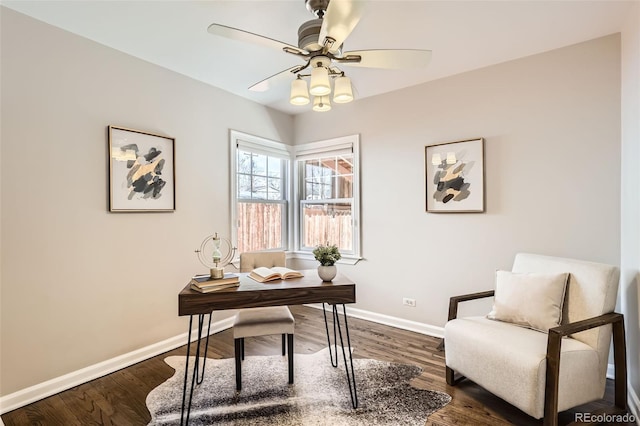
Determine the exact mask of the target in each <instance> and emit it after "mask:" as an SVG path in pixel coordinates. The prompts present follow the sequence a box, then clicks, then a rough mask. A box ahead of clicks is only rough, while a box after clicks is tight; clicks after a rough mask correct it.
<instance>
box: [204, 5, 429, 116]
mask: <svg viewBox="0 0 640 426" xmlns="http://www.w3.org/2000/svg"><path fill="white" fill-rule="evenodd" d="M304 2H305V5H306V7H307V9H308V10H309V11H310V12H311V13H313V14H314V15H315V16H316V18H315V19H312V20H310V21H307V22H305V23H303V24H302V25H301V26H300V28H299V29H298V46H297V47H296V46H293V45H290V44H288V43H284V42H281V41H278V40H274V39H272V38H269V37H264V36H261V35H258V34H254V33H251V32H248V31H244V30H240V29H238V28H233V27H229V26H226V25H221V24H211V25H209V28H208V29H207V31H208V32H209V33H211V34H214V35H218V36H222V37H227V38H230V39H233V40H239V41H245V42H250V43H255V44H259V45H262V46H265V47H268V48H274V49H278V50H280V51H282V52H285V53H289V54H291V55H294V56H297V57H298V58H300V59H302V60H303V61H304V64H303V65H296V66H294V67H291V68H288V69H286V70H284V71H281V72H279V73H277V74H274V75H272V76H270V77H268V78H266V79H264V80H262V81H259V82H258V83H256V84H254V85H252V86H251V87H249V90H253V91H259V92H262V91H266V90H268V89H269V88H270V87H272V86H274V85H277V84H278V83H280V82H282V81H283V80H289V79H291V78H292V77H293V76H295V79H294V80H293V81H291V95H290V98H289V101H290V102H291V103H292V104H294V105H306V104H308V103H309V102H310V95H311V96H313V110H314V111H328V110H330V109H331V102H330V94H331V83H330V80H331V79H333V80H334V91H333V92H334V93H333V101H334V102H336V103H347V102H351V101H352V100H353V88H352V85H351V79H350V78H349V77H347V76H346V75H345V73H344V71H342V70H341V69H340V68H339V67H338V65H340V66H342V65H346V66H350V67H367V68H384V69H403V68H419V67H426V66H427V65H428V63H429V61H430V59H431V51H430V50H418V49H375V50H352V51H347V52H343V51H342V48H343V43H344V41H345V40H346V38H347V37H349V35H350V34H351V32H352V31H353V29H354V28H355V27H356V25H357V24H358V22H359V21H360V17H361V16H362V13H363V11H364V2H363V1H362V0H304ZM305 70H306V71H305ZM305 78H309V79H310V82H309V87H308V88H307V82H306V80H304V79H305Z"/></svg>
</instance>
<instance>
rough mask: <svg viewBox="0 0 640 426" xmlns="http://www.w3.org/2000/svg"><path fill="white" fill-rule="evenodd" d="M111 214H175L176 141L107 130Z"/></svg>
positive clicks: (129, 131)
mask: <svg viewBox="0 0 640 426" xmlns="http://www.w3.org/2000/svg"><path fill="white" fill-rule="evenodd" d="M108 146H109V211H111V212H173V211H175V208H176V197H175V186H176V183H175V182H176V179H175V139H174V138H171V137H167V136H162V135H157V134H153V133H149V132H144V131H141V130H133V129H127V128H124V127H118V126H109V127H108Z"/></svg>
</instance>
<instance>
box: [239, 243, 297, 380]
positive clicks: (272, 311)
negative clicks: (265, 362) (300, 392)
mask: <svg viewBox="0 0 640 426" xmlns="http://www.w3.org/2000/svg"><path fill="white" fill-rule="evenodd" d="M285 264H286V258H285V253H284V251H277V252H273V251H265V252H245V253H241V254H240V272H251V271H252V270H253V269H255V268H258V267H261V266H264V267H267V268H271V267H274V266H285ZM294 327H295V320H294V319H293V315H291V311H290V310H289V308H288V307H286V306H275V307H268V308H251V309H242V310H240V311H239V312H238V313H237V314H236V316H235V319H234V321H233V339H234V344H235V360H236V390H238V391H239V390H241V389H242V360H244V339H245V337H254V336H268V335H271V334H281V335H282V355H283V356H284V355H285V354H286V352H287V346H288V351H289V354H288V355H289V357H288V358H289V384H293V332H294Z"/></svg>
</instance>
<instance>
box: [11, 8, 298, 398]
mask: <svg viewBox="0 0 640 426" xmlns="http://www.w3.org/2000/svg"><path fill="white" fill-rule="evenodd" d="M1 12H2V16H1V19H2V21H1V24H2V25H1V27H2V46H1V47H2V68H1V77H2V81H1V83H2V116H1V119H2V120H1V121H2V133H1V137H2V149H1V153H2V157H1V161H2V162H1V172H2V175H1V182H2V193H1V202H2V217H1V220H2V227H1V232H2V257H1V258H2V264H1V267H2V271H1V280H2V281H1V283H2V301H1V303H2V305H1V326H2V332H1V336H0V340H1V341H2V349H1V352H2V366H1V370H0V377H2V381H1V388H0V394H2V395H7V394H8V393H11V392H14V391H17V390H19V389H22V388H25V387H28V386H31V385H34V384H37V383H40V382H43V381H45V380H48V379H51V378H54V377H58V376H61V375H63V374H66V373H69V372H71V371H75V370H79V369H81V368H83V367H86V366H89V365H93V364H95V363H98V362H101V361H103V360H106V359H110V358H113V357H115V356H118V355H121V354H123V353H127V352H130V351H133V350H136V349H138V348H141V347H144V346H147V345H150V344H153V343H156V342H159V341H161V340H163V339H167V338H169V337H173V336H176V335H179V334H180V333H184V332H186V331H187V322H186V320H185V319H184V318H178V316H177V311H178V310H177V293H178V291H179V290H180V289H182V287H184V286H185V284H186V277H190V276H191V274H193V273H195V272H198V271H201V270H202V266H201V265H200V263H199V262H198V260H197V258H196V255H195V254H194V249H196V248H198V247H199V246H200V243H201V241H202V239H203V238H204V237H206V236H207V235H210V234H212V233H213V232H215V231H217V232H219V233H220V234H222V235H229V166H228V164H229V152H228V151H229V129H230V128H232V129H237V130H241V131H243V132H246V133H251V134H258V135H260V136H263V137H267V138H271V139H277V140H281V141H283V142H285V143H291V140H292V132H293V118H292V117H290V116H288V115H286V114H282V113H278V112H275V111H273V110H270V109H267V108H265V107H263V106H260V105H258V104H255V103H252V102H249V101H246V100H244V99H241V98H239V97H237V96H234V95H231V94H229V93H227V92H224V91H222V90H219V89H216V88H213V87H210V86H207V85H205V84H203V83H200V82H197V81H195V80H191V79H189V78H186V77H184V76H181V75H179V74H176V73H174V72H171V71H168V70H165V69H163V68H159V67H157V66H154V65H151V64H149V63H147V62H144V61H141V60H139V59H136V58H133V57H130V56H127V55H125V54H123V53H120V52H118V51H115V50H113V49H110V48H107V47H104V46H102V45H99V44H97V43H94V42H92V41H89V40H87V39H83V38H80V37H78V36H75V35H72V34H70V33H67V32H64V31H62V30H59V29H57V28H54V27H51V26H49V25H46V24H43V23H41V22H38V21H35V20H33V19H31V18H28V17H25V16H24V15H20V14H18V13H16V12H14V11H12V10H10V9H6V8H2V9H1ZM110 124H112V125H118V126H124V127H129V128H133V129H139V130H145V131H150V132H153V133H159V134H164V135H167V136H171V137H175V138H176V174H177V179H176V183H177V186H176V194H177V201H176V205H177V210H176V211H175V212H174V213H155V214H151V213H137V214H132V213H117V214H116V213H109V212H108V211H107V194H108V186H107V176H108V174H107V173H108V172H107V170H108V169H107V164H108V163H107V158H108V157H107V146H106V127H107V126H108V125H110Z"/></svg>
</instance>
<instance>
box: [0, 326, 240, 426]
mask: <svg viewBox="0 0 640 426" xmlns="http://www.w3.org/2000/svg"><path fill="white" fill-rule="evenodd" d="M232 325H233V317H231V318H227V319H224V320H221V321H216V322H215V323H212V324H211V334H214V333H218V332H220V331H223V330H226V329H227V328H230V327H231V326H232ZM194 331H195V332H194V333H191V341H195V340H196V339H197V338H198V333H197V329H196V330H194ZM187 337H188V333H182V334H180V335H178V336H175V337H170V338H168V339H166V340H163V341H161V342H158V343H154V344H152V345H149V346H146V347H144V348H140V349H137V350H135V351H132V352H129V353H126V354H123V355H120V356H117V357H115V358H111V359H108V360H106V361H103V362H99V363H97V364H94V365H90V366H88V367H85V368H82V369H80V370H76V371H73V372H71V373H68V374H65V375H63V376H60V377H56V378H54V379H51V380H47V381H46V382H42V383H39V384H37V385H34V386H30V387H28V388H25V389H21V390H19V391H17V392H14V393H11V394H9V395H6V396H3V397H0V414H4V413H7V412H9V411H12V410H15V409H16V408H20V407H24V406H25V405H27V404H31V403H32V402H35V401H38V400H40V399H43V398H46V397H48V396H51V395H55V394H57V393H59V392H62V391H64V390H67V389H70V388H72V387H74V386H78V385H81V384H83V383H86V382H88V381H90V380H93V379H97V378H98V377H102V376H105V375H107V374H110V373H113V372H114V371H118V370H121V369H123V368H125V367H129V366H130V365H133V364H136V363H138V362H140V361H144V360H146V359H149V358H151V357H154V356H156V355H159V354H161V353H164V352H167V351H170V350H172V349H175V348H178V347H180V346H182V345H184V344H185V342H186V341H187ZM1 424H2V421H1V419H0V425H1Z"/></svg>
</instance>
